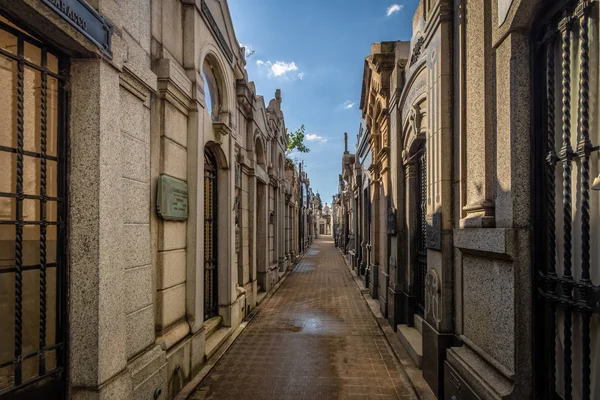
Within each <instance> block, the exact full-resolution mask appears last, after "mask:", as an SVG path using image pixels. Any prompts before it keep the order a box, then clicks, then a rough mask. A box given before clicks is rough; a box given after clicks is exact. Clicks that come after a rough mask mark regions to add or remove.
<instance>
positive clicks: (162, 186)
mask: <svg viewBox="0 0 600 400" xmlns="http://www.w3.org/2000/svg"><path fill="white" fill-rule="evenodd" d="M156 211H157V212H158V216H159V217H161V218H162V219H164V220H168V221H184V220H186V219H187V217H188V188H187V183H185V181H182V180H180V179H175V178H172V177H170V176H167V175H160V176H159V177H158V189H157V195H156Z"/></svg>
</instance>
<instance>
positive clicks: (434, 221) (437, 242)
mask: <svg viewBox="0 0 600 400" xmlns="http://www.w3.org/2000/svg"><path fill="white" fill-rule="evenodd" d="M427 248H429V249H435V250H441V249H442V215H441V214H440V213H439V212H436V213H434V214H432V215H428V216H427Z"/></svg>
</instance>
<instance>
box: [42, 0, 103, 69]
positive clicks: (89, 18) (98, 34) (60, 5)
mask: <svg viewBox="0 0 600 400" xmlns="http://www.w3.org/2000/svg"><path fill="white" fill-rule="evenodd" d="M40 1H41V2H42V3H44V4H46V5H47V6H48V7H50V8H51V9H52V10H53V11H54V12H55V13H57V14H58V15H60V16H61V17H62V18H63V19H64V20H65V21H67V22H68V23H69V24H71V25H72V26H73V27H74V28H75V29H77V30H78V31H79V32H81V33H82V34H83V35H84V36H86V37H87V38H88V39H89V40H91V41H92V42H93V43H94V44H95V45H96V46H98V47H99V48H100V49H101V50H102V52H103V53H104V54H105V55H106V56H107V57H109V58H111V59H112V50H111V40H112V31H113V28H112V25H111V24H110V23H109V22H108V21H107V20H106V19H105V18H104V17H103V16H102V15H100V14H98V12H97V11H96V10H94V8H93V7H92V6H90V5H89V4H87V3H86V2H85V0H40Z"/></svg>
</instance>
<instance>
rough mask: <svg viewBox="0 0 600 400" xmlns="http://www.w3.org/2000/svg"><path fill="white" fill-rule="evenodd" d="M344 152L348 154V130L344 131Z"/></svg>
mask: <svg viewBox="0 0 600 400" xmlns="http://www.w3.org/2000/svg"><path fill="white" fill-rule="evenodd" d="M344 154H348V132H344Z"/></svg>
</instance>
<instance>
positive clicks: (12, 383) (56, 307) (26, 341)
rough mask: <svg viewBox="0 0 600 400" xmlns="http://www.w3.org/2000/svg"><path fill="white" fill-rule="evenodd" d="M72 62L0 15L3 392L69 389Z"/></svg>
mask: <svg viewBox="0 0 600 400" xmlns="http://www.w3.org/2000/svg"><path fill="white" fill-rule="evenodd" d="M66 71H67V67H66V64H65V63H64V61H63V60H62V59H60V58H59V57H57V56H56V54H55V53H54V52H53V51H51V49H49V48H48V46H46V45H45V44H44V43H41V42H40V41H39V40H37V39H35V38H34V37H32V36H30V35H29V34H27V33H26V32H25V31H24V30H22V29H21V28H19V27H17V26H16V25H14V24H13V23H11V22H10V21H9V20H7V19H5V18H4V17H2V16H0V119H1V120H2V121H1V123H0V125H1V128H0V321H1V322H0V397H1V398H11V399H17V398H60V397H63V396H64V368H65V360H66V357H65V354H66V344H65V336H66V307H65V304H66V302H65V298H66V296H65V292H66V274H65V256H64V244H65V236H66V232H65V228H66V225H65V219H66V212H65V210H66V196H65V193H66V188H65V186H66V185H65V183H66V182H65V157H64V155H65V154H66V151H65V140H66V135H65V127H66V124H65V120H66V107H65V104H66V93H65V91H64V82H65V76H66Z"/></svg>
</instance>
